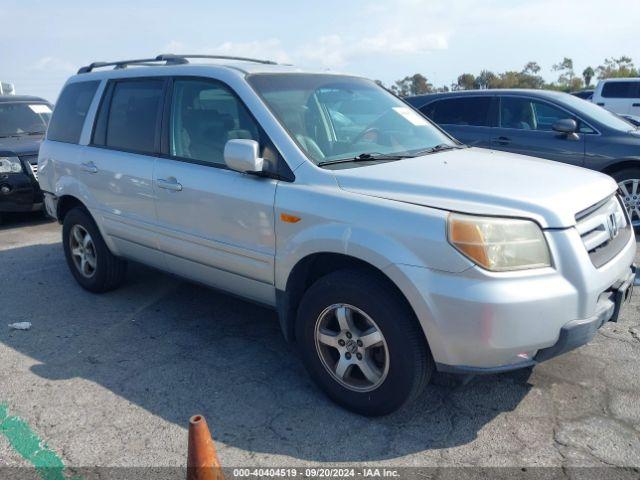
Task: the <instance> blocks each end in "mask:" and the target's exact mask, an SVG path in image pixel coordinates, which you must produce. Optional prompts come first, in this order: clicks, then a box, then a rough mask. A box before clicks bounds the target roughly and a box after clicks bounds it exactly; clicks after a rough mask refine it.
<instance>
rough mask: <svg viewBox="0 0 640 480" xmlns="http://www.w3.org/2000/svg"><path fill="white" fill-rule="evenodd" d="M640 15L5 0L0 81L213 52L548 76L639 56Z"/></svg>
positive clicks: (403, 70) (370, 70) (638, 2)
mask: <svg viewBox="0 0 640 480" xmlns="http://www.w3.org/2000/svg"><path fill="white" fill-rule="evenodd" d="M639 21H640V0H608V1H606V2H604V1H602V0H529V1H521V0H484V1H476V0H446V1H441V0H397V1H392V0H385V1H364V0H341V1H338V0H324V1H322V2H312V1H306V2H305V1H277V0H271V1H269V2H265V1H253V0H236V1H224V2H219V1H216V0H208V1H189V0H183V1H178V0H172V1H166V0H154V1H148V0H127V1H122V0H110V1H108V2H105V1H102V2H92V1H90V0H83V1H76V0H57V1H50V0H49V1H34V0H2V7H1V8H0V25H1V27H0V80H1V81H5V82H11V83H14V84H15V87H16V91H17V92H18V93H20V94H31V95H38V96H42V97H44V98H46V99H47V100H49V101H52V102H54V101H55V100H56V98H57V96H58V94H59V92H60V88H61V87H62V85H63V84H64V82H65V81H66V79H67V78H68V77H69V76H70V75H73V74H74V73H75V71H76V70H77V69H78V68H79V67H80V66H82V65H86V64H88V63H90V62H92V61H98V60H102V61H109V60H120V59H127V58H140V57H143V58H144V57H150V56H155V55H157V54H159V53H209V54H228V55H240V56H249V57H258V58H266V59H271V60H275V61H277V62H283V63H293V64H295V65H299V66H301V67H304V68H308V69H314V70H332V71H340V72H346V73H351V74H357V75H362V76H365V77H369V78H373V79H379V80H382V81H383V82H384V83H385V84H391V83H392V82H393V81H394V80H397V79H399V78H403V77H404V76H406V75H412V74H414V73H422V74H423V75H425V76H426V77H427V78H428V80H429V81H430V82H431V83H433V84H434V85H436V86H441V85H450V84H451V83H452V82H454V81H455V80H456V78H457V77H458V75H459V74H460V73H463V72H470V73H474V74H477V73H479V72H480V70H482V69H489V70H493V71H495V72H500V71H505V70H521V69H522V67H523V66H524V65H525V63H527V62H528V61H537V62H538V63H539V64H540V66H541V67H542V71H541V74H542V75H543V76H544V77H545V79H546V80H548V81H550V80H554V79H555V78H557V73H555V72H553V71H552V70H551V67H552V65H553V64H554V63H558V62H559V61H561V60H562V57H565V56H567V57H570V58H572V59H573V60H574V65H575V71H576V73H578V74H579V73H581V72H582V70H583V69H584V68H585V67H586V66H592V67H593V68H595V67H597V66H598V65H600V64H602V63H603V61H604V59H605V58H606V57H612V56H614V57H619V56H621V55H627V56H630V57H632V58H633V59H634V60H635V64H636V66H637V65H638V64H640V41H638V40H639V33H640V32H639V25H640V24H639Z"/></svg>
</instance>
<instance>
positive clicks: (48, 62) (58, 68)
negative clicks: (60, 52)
mask: <svg viewBox="0 0 640 480" xmlns="http://www.w3.org/2000/svg"><path fill="white" fill-rule="evenodd" d="M31 69H32V70H36V71H47V72H55V73H58V72H63V73H66V72H71V71H73V70H76V69H77V66H76V65H75V64H73V63H71V62H68V61H66V60H62V59H60V58H57V57H42V58H40V59H38V60H37V61H36V62H35V63H34V64H33V65H32V66H31Z"/></svg>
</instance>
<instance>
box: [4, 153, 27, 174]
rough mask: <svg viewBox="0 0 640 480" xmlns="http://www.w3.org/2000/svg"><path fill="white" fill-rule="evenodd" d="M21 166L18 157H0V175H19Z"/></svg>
mask: <svg viewBox="0 0 640 480" xmlns="http://www.w3.org/2000/svg"><path fill="white" fill-rule="evenodd" d="M20 172H22V164H21V163H20V159H19V158H18V157H0V173H20Z"/></svg>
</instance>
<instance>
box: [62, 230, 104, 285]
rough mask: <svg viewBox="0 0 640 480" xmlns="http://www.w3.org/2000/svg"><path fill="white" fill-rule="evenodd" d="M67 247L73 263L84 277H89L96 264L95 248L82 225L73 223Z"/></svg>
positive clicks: (93, 271) (93, 272)
mask: <svg viewBox="0 0 640 480" xmlns="http://www.w3.org/2000/svg"><path fill="white" fill-rule="evenodd" d="M69 247H70V252H71V258H72V259H73V264H74V265H75V266H76V269H77V270H78V272H80V274H81V275H82V276H83V277H85V278H91V277H93V276H94V275H95V273H96V268H97V266H98V262H97V255H96V248H95V245H94V244H93V239H92V238H91V235H89V232H88V231H87V230H86V229H85V228H84V227H83V226H82V225H74V226H73V227H72V228H71V235H69Z"/></svg>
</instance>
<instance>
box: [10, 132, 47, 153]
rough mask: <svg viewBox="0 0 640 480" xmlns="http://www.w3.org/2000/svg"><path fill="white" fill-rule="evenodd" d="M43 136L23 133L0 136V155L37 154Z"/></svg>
mask: <svg viewBox="0 0 640 480" xmlns="http://www.w3.org/2000/svg"><path fill="white" fill-rule="evenodd" d="M43 137H44V135H25V136H24V137H5V138H0V155H5V156H9V155H17V156H22V155H33V154H36V155H37V154H38V149H39V148H40V144H41V143H42V139H43Z"/></svg>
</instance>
